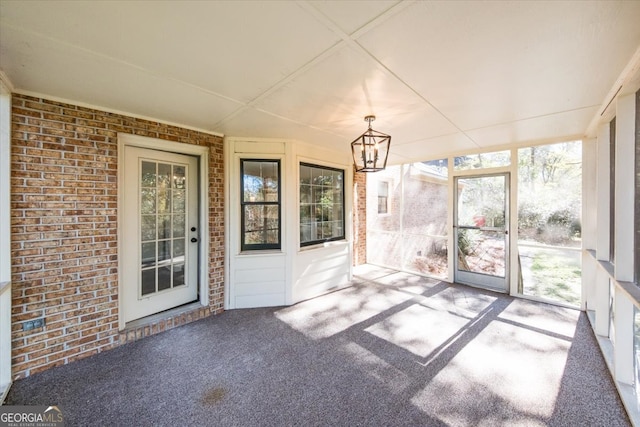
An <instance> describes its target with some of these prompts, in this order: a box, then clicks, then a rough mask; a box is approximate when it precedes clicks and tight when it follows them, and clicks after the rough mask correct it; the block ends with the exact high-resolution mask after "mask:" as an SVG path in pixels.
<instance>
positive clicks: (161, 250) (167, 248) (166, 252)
mask: <svg viewBox="0 0 640 427" xmlns="http://www.w3.org/2000/svg"><path fill="white" fill-rule="evenodd" d="M166 260H171V240H162V241H160V242H158V262H160V261H166ZM163 264H164V263H163Z"/></svg>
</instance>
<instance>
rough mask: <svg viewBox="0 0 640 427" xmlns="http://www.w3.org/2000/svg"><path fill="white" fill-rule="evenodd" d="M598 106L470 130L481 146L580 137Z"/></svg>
mask: <svg viewBox="0 0 640 427" xmlns="http://www.w3.org/2000/svg"><path fill="white" fill-rule="evenodd" d="M598 108H599V107H597V106H596V107H587V108H582V109H579V110H574V111H566V112H563V113H559V114H552V115H548V116H543V117H535V118H532V119H528V120H519V121H517V122H513V123H506V124H502V125H496V126H489V127H486V128H482V129H476V130H472V131H468V132H467V135H469V137H471V138H472V139H473V140H474V141H475V142H476V143H477V144H478V145H479V146H480V147H491V146H498V145H507V144H519V143H523V142H535V141H545V140H553V139H556V140H557V139H562V138H564V139H565V140H568V139H572V138H581V137H582V135H583V134H584V130H585V129H586V127H587V126H588V125H589V121H590V120H591V118H593V116H594V115H595V114H596V113H597V112H598Z"/></svg>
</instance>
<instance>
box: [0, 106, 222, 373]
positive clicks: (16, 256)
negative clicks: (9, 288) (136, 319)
mask: <svg viewBox="0 0 640 427" xmlns="http://www.w3.org/2000/svg"><path fill="white" fill-rule="evenodd" d="M118 132H123V133H130V134H136V135H142V136H148V137H153V138H160V139H165V140H171V141H177V142H181V143H185V144H197V145H204V146H208V147H209V148H210V159H209V167H210V170H209V183H208V184H209V195H210V196H209V197H210V199H209V203H210V205H209V206H210V211H209V228H210V232H211V235H210V247H209V253H210V271H209V283H210V295H209V297H210V298H209V301H210V306H209V307H208V308H207V310H206V314H209V313H216V312H220V311H222V309H223V300H224V295H223V289H224V265H223V260H224V223H223V220H224V211H223V209H224V204H223V202H224V200H223V198H224V191H223V190H224V189H223V185H224V180H223V176H224V175H223V172H224V171H223V152H222V150H223V148H222V147H223V145H222V138H220V137H217V136H212V135H208V134H205V133H201V132H196V131H193V130H188V129H182V128H179V127H175V126H169V125H166V124H162V123H157V122H152V121H147V120H142V119H136V118H132V117H127V116H123V115H119V114H114V113H107V112H102V111H98V110H94V109H89V108H83V107H79V106H75V105H70V104H65V103H60V102H54V101H49V100H46V99H40V98H34V97H29V96H24V95H19V94H14V95H13V107H12V148H11V150H12V154H11V217H12V220H11V254H12V260H11V263H12V270H11V272H12V281H13V295H12V299H13V310H12V311H13V313H12V346H13V352H12V365H13V372H12V374H13V377H14V378H20V377H25V376H28V375H31V374H33V373H36V372H39V371H42V370H45V369H48V368H50V367H53V366H57V365H62V364H66V363H68V362H71V361H73V360H76V359H79V358H83V357H86V356H89V355H92V354H95V353H98V352H101V351H103V350H107V349H110V348H112V347H115V346H117V345H119V344H120V342H121V341H120V340H119V338H118V337H119V332H118V253H117V245H118V242H117V214H118V212H117V209H118V206H117V195H118V188H117V173H118V169H117V167H118V165H117V156H118V153H117V148H118V146H117V133H118ZM194 317H201V313H200V314H199V315H198V316H194ZM40 318H44V320H45V325H44V327H37V328H34V329H31V330H29V331H23V328H24V326H25V322H28V321H30V320H33V319H40Z"/></svg>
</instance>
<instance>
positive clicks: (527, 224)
mask: <svg viewBox="0 0 640 427" xmlns="http://www.w3.org/2000/svg"><path fill="white" fill-rule="evenodd" d="M581 200H582V144H581V143H580V142H570V143H561V144H551V145H543V146H536V147H527V148H522V149H520V150H518V257H519V263H520V272H521V278H520V283H521V285H520V286H521V289H520V290H519V291H520V292H521V293H522V294H523V295H532V296H537V297H543V298H548V299H552V300H555V301H558V302H562V303H566V304H573V305H579V304H580V298H581V287H582V284H581V240H582V239H581V223H580V215H581V210H582V208H581V206H582V203H581Z"/></svg>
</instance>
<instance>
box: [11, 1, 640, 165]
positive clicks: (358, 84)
mask: <svg viewBox="0 0 640 427" xmlns="http://www.w3.org/2000/svg"><path fill="white" fill-rule="evenodd" d="M639 63H640V1H602V2H598V1H588V2H587V1H570V2H565V1H550V2H542V1H536V2H533V1H511V2H507V1H497V2H480V1H438V2H431V1H421V2H412V1H378V0H376V1H299V2H294V1H280V2H279V1H255V2H254V1H235V2H231V1H209V2H206V1H195V2H189V1H175V2H170V1H161V2H160V1H159V2H148V1H137V2H136V1H122V2H120V1H86V2H84V1H44V2H40V1H8V0H0V70H2V71H3V72H4V73H5V74H6V75H7V76H8V78H9V80H10V81H11V83H12V84H13V85H14V88H15V90H16V91H18V92H22V93H30V94H39V95H43V96H49V97H53V98H56V99H64V100H71V101H73V102H76V103H82V104H88V105H93V106H97V107H100V108H104V109H108V110H116V111H121V112H126V113H129V114H133V115H137V116H142V117H149V118H153V119H157V120H161V121H165V122H170V123H177V124H181V125H183V126H188V127H192V128H198V129H202V130H206V131H210V132H216V133H221V134H225V135H229V136H247V137H265V138H287V139H297V140H301V141H306V142H312V143H317V144H319V145H322V146H325V147H328V148H330V149H337V150H345V151H347V150H349V143H350V142H351V141H352V140H353V139H354V138H355V137H357V136H358V135H360V134H361V133H362V132H363V131H364V130H365V129H366V123H365V122H364V116H365V115H368V114H375V115H376V116H377V120H376V121H375V122H374V123H373V128H374V129H376V130H379V131H381V132H384V133H388V134H391V135H392V146H391V156H390V160H391V161H392V162H394V163H398V162H404V161H411V160H427V159H433V158H437V157H439V156H443V155H447V154H450V153H454V152H465V151H477V150H483V149H487V148H489V147H500V146H505V145H510V144H521V143H525V142H527V143H529V142H532V143H535V142H540V141H553V140H562V139H572V138H580V137H582V136H584V135H585V134H587V133H588V130H589V129H590V126H591V127H592V126H593V122H594V120H597V118H598V117H599V116H600V114H601V113H602V111H603V109H604V107H605V106H606V104H607V103H608V101H609V100H610V98H611V96H612V95H613V94H614V92H615V91H616V90H617V89H618V87H619V86H620V84H622V83H625V84H626V86H625V89H624V90H625V91H630V90H637V89H638V81H639V80H640V79H638V78H637V74H638V64H639Z"/></svg>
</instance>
